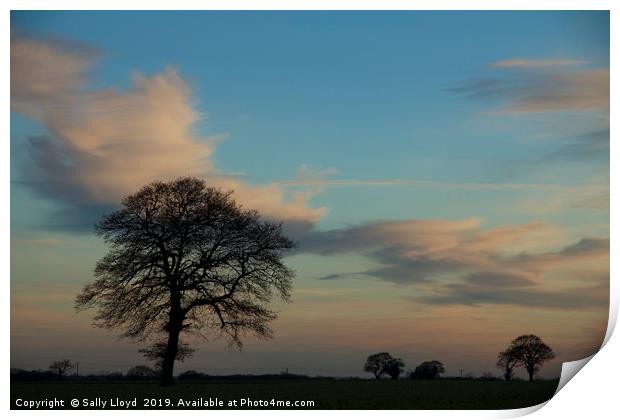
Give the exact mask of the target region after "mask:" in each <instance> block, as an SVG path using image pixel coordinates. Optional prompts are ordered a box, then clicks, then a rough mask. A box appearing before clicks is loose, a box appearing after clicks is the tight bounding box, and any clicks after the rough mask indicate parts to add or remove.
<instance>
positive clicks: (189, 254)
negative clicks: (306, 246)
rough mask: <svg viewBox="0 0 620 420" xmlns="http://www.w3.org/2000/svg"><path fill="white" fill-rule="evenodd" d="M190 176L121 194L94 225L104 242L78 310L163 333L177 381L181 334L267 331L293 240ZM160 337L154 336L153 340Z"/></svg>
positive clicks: (133, 330) (286, 287) (144, 332)
mask: <svg viewBox="0 0 620 420" xmlns="http://www.w3.org/2000/svg"><path fill="white" fill-rule="evenodd" d="M231 194H232V193H231V192H222V191H221V190H219V189H215V188H211V187H207V185H206V184H205V182H204V181H202V180H199V179H196V178H182V179H178V180H175V181H173V182H168V183H164V182H154V183H152V184H150V185H147V186H145V187H144V188H142V189H141V190H140V191H139V192H137V193H136V194H133V195H130V196H128V197H126V198H124V199H123V201H122V208H121V209H120V210H118V211H115V212H113V213H111V214H109V215H107V216H104V217H103V218H102V220H101V221H100V222H99V224H98V225H97V226H96V233H97V234H98V235H99V236H101V237H103V239H104V240H105V242H106V243H107V244H108V245H109V247H110V249H109V252H108V254H107V255H105V256H104V257H103V258H102V259H101V260H100V261H98V263H97V265H96V267H95V279H96V280H95V281H94V282H93V283H91V284H89V285H87V286H85V287H84V289H83V290H82V292H81V293H80V294H79V295H78V296H77V298H76V309H77V310H83V309H87V308H92V307H96V308H98V313H97V315H96V316H95V325H97V326H99V327H104V328H108V329H119V330H122V332H123V336H126V337H130V338H133V339H137V340H144V339H147V338H149V337H153V336H155V337H161V335H164V337H165V343H166V344H165V350H164V351H163V355H162V359H163V360H162V364H161V366H162V383H164V384H172V383H174V378H173V368H174V361H175V358H176V357H177V353H178V351H179V336H180V335H181V334H182V333H183V334H192V333H193V334H198V335H202V336H208V335H209V334H210V333H213V332H217V334H218V335H221V334H224V335H226V336H227V337H228V338H229V340H230V344H231V345H237V346H241V338H242V336H243V335H244V334H246V333H254V334H256V335H257V336H259V337H271V330H270V328H269V323H270V321H272V320H273V319H275V318H276V314H275V312H274V311H273V310H271V309H270V308H269V307H268V304H269V303H270V301H271V300H272V298H273V295H274V293H275V294H277V295H279V296H280V298H282V299H283V300H284V301H289V299H290V289H291V284H292V279H293V276H294V273H293V271H291V270H290V269H289V268H287V267H286V266H285V265H284V264H283V262H282V257H283V256H284V254H285V253H286V252H287V251H288V250H290V249H291V248H292V247H293V246H294V243H293V242H292V241H291V240H290V239H288V238H287V237H285V236H284V235H283V233H282V226H281V224H277V223H273V222H270V221H265V220H263V219H261V217H260V215H259V214H258V213H257V212H256V211H252V210H246V209H244V208H242V207H241V206H240V205H238V204H237V203H235V201H234V200H233V199H232V196H231ZM159 339H160V338H157V340H159Z"/></svg>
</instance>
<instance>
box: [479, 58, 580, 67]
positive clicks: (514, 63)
mask: <svg viewBox="0 0 620 420" xmlns="http://www.w3.org/2000/svg"><path fill="white" fill-rule="evenodd" d="M584 64H588V61H586V60H579V59H576V58H539V59H534V58H511V59H508V60H501V61H495V62H493V63H490V64H489V67H500V68H530V69H531V68H534V69H538V68H546V67H573V66H580V65H584Z"/></svg>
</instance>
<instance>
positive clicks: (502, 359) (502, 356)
mask: <svg viewBox="0 0 620 420" xmlns="http://www.w3.org/2000/svg"><path fill="white" fill-rule="evenodd" d="M521 365H523V362H522V361H521V359H520V358H519V354H518V353H517V352H516V351H515V349H514V348H512V347H509V348H507V349H506V350H504V351H502V352H499V353H498V355H497V367H498V368H500V369H503V370H504V379H506V380H507V381H509V380H511V379H512V377H513V375H514V368H516V367H518V366H521Z"/></svg>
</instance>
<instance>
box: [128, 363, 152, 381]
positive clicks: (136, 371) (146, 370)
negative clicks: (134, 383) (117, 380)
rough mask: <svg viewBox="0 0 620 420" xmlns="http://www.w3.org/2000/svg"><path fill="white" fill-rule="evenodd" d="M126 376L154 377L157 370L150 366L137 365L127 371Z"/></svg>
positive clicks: (137, 377) (136, 377)
mask: <svg viewBox="0 0 620 420" xmlns="http://www.w3.org/2000/svg"><path fill="white" fill-rule="evenodd" d="M127 377H128V378H133V379H148V378H156V377H157V371H156V370H155V369H153V368H152V367H150V366H144V365H138V366H134V367H132V368H131V369H129V370H128V371H127Z"/></svg>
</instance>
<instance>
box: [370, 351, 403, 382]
mask: <svg viewBox="0 0 620 420" xmlns="http://www.w3.org/2000/svg"><path fill="white" fill-rule="evenodd" d="M403 366H405V364H404V363H403V361H402V360H401V359H397V358H394V357H392V355H391V354H390V353H386V352H383V353H375V354H371V355H370V356H368V358H367V359H366V363H365V364H364V371H365V372H370V373H372V374H373V375H375V378H376V379H380V378H381V376H383V375H384V374H386V373H387V374H388V375H390V376H391V377H392V378H393V379H396V378H398V375H400V373H401V372H402V369H401V368H402V367H403ZM390 371H391V372H390ZM396 371H398V373H396ZM394 375H396V377H394Z"/></svg>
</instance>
